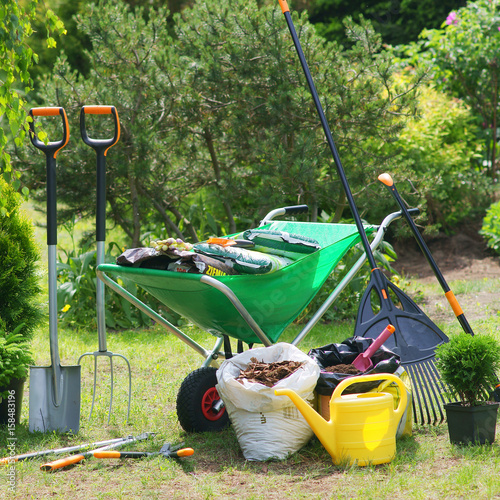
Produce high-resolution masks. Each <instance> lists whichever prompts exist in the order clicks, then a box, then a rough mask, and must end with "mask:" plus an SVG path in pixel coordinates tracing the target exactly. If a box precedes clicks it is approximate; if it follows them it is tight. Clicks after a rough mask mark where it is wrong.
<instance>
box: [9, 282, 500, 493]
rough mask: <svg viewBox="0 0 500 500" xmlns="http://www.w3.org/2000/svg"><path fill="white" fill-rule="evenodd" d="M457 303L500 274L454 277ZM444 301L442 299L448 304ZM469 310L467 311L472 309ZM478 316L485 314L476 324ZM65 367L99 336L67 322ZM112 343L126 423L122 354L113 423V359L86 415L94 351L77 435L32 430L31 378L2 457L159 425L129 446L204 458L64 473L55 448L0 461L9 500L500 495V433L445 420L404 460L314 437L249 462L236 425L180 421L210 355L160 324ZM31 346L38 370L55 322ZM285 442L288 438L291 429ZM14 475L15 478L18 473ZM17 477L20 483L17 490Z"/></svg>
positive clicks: (454, 325) (312, 338)
mask: <svg viewBox="0 0 500 500" xmlns="http://www.w3.org/2000/svg"><path fill="white" fill-rule="evenodd" d="M450 286H451V288H452V289H454V290H455V293H456V295H457V298H458V300H459V301H460V302H461V303H462V299H466V298H471V297H474V294H475V293H477V291H478V290H483V289H486V290H491V291H496V290H499V289H500V280H496V279H490V280H486V281H485V280H481V281H480V282H477V283H475V282H474V283H469V284H468V285H467V286H465V285H464V284H462V283H461V284H458V283H457V287H458V288H459V290H457V289H455V288H454V286H455V284H454V283H453V282H452V283H450ZM411 289H412V291H413V292H414V293H415V294H416V295H418V296H419V297H420V300H421V303H420V305H421V306H422V307H423V308H424V309H425V308H426V307H427V305H428V304H431V305H433V306H435V304H436V303H437V302H439V301H441V300H442V299H443V298H442V292H440V291H439V290H438V288H436V287H435V286H433V285H423V284H422V285H421V284H419V283H418V281H415V280H412V283H411ZM443 307H444V306H443ZM464 309H465V308H464ZM480 310H481V305H480V304H479V303H478V304H477V306H476V307H474V308H473V309H472V310H471V311H470V312H469V311H466V314H467V317H468V319H469V322H470V323H471V326H472V327H473V329H474V331H476V332H477V333H479V332H491V333H493V334H495V335H498V331H499V325H500V318H499V316H498V314H497V312H496V311H494V310H491V309H490V310H489V311H488V314H489V315H488V316H486V317H485V316H484V311H482V314H478V313H479V312H481V311H480ZM476 315H477V319H476ZM439 326H440V327H441V328H442V329H443V330H444V331H445V333H447V334H450V335H452V334H454V333H457V332H458V331H460V326H459V325H458V322H457V321H456V320H455V318H454V316H453V313H452V312H451V311H450V314H449V316H448V318H447V320H446V321H442V322H439ZM187 330H188V333H189V334H190V335H191V336H192V337H193V338H194V339H195V340H196V341H198V342H199V343H201V344H202V345H204V346H205V347H207V348H209V347H211V346H212V345H213V338H212V337H211V336H210V335H208V334H206V333H205V332H201V331H199V330H197V329H196V328H194V327H187ZM352 331H353V325H352V324H348V323H342V324H330V325H321V326H318V327H316V328H315V329H314V330H313V331H312V332H311V333H310V334H309V335H308V336H307V337H306V339H305V340H304V341H303V343H302V344H300V346H299V347H300V348H301V349H302V350H303V351H305V352H307V351H308V350H309V349H310V348H312V347H319V346H321V345H325V344H327V343H330V342H340V341H342V340H344V339H345V338H347V337H349V336H351V335H352ZM296 333H297V327H296V326H292V327H291V328H290V329H289V330H287V331H285V333H284V334H283V335H282V337H281V338H280V340H282V341H291V340H292V339H293V338H294V336H295V334H296ZM59 344H60V355H61V364H62V365H74V364H76V361H77V359H78V358H79V356H80V355H81V354H83V353H86V352H93V351H95V350H97V345H98V344H97V332H96V331H95V330H92V329H89V330H88V329H82V330H79V331H75V330H70V329H66V328H59ZM108 349H109V350H110V351H112V352H115V353H118V354H122V355H124V356H126V358H127V359H128V360H129V361H130V364H131V366H132V406H131V415H130V420H129V422H128V423H127V422H126V409H127V389H128V385H127V372H126V365H125V363H124V361H123V360H121V359H119V358H114V365H115V395H114V403H113V410H112V413H111V418H110V422H109V424H108V405H109V380H110V379H109V363H108V361H107V360H106V359H104V358H99V366H98V381H97V391H96V407H95V408H94V413H93V415H92V419H90V420H89V419H88V414H89V411H90V405H91V400H92V383H93V374H94V368H93V358H92V357H85V358H84V359H83V360H82V404H81V424H80V430H79V432H78V434H77V435H58V434H56V433H52V434H42V433H34V434H30V433H29V432H28V395H29V382H28V383H27V384H26V387H25V393H24V400H23V413H22V417H21V422H20V425H18V426H17V427H16V428H15V429H14V430H13V433H14V438H15V439H14V441H12V439H11V440H10V441H9V440H8V439H9V437H11V436H10V435H9V434H8V431H7V429H6V428H1V429H0V442H1V443H2V448H3V449H4V455H5V456H6V455H8V453H9V450H7V444H9V443H12V442H14V449H15V453H16V454H22V453H27V452H33V451H39V450H45V449H54V448H61V447H65V446H72V445H77V444H81V443H86V442H93V441H99V440H105V439H109V438H114V437H121V436H127V435H131V434H132V435H137V434H140V433H142V432H145V431H150V432H154V433H155V436H154V438H152V439H150V440H148V441H145V442H141V443H138V444H136V445H133V446H130V447H129V448H127V449H130V450H141V451H142V450H147V451H158V450H159V449H160V448H161V446H162V445H163V444H164V443H165V442H171V443H179V442H184V443H185V446H189V447H192V448H193V449H194V450H195V453H194V455H193V456H191V457H186V458H183V459H179V460H173V459H170V460H169V459H164V458H161V457H150V458H145V459H137V460H134V459H126V460H120V459H95V458H90V459H88V460H86V461H85V462H82V463H80V464H78V465H75V466H72V467H69V468H66V469H61V470H58V471H56V472H54V473H48V472H42V471H41V470H40V465H41V464H42V463H44V462H45V461H49V460H53V459H55V458H60V457H55V456H54V455H52V456H49V457H46V458H37V459H33V460H26V461H22V462H18V463H16V464H15V465H12V466H2V467H3V469H0V470H1V480H0V498H16V499H30V498H34V499H46V498H53V499H59V498H60V499H63V498H64V499H67V498H87V499H105V498H110V499H121V498H123V499H130V498H137V499H157V498H158V499H172V498H179V499H212V498H216V499H219V498H221V499H223V498H235V499H236V498H238V499H281V498H291V499H295V498H297V499H299V498H303V499H316V498H318V499H326V498H332V499H337V498H363V499H391V500H392V499H403V498H405V499H406V498H410V499H440V500H441V499H445V498H474V499H486V498H500V474H498V471H499V470H500V435H499V432H498V427H497V440H496V442H495V443H494V444H493V445H491V446H469V447H457V446H452V445H451V444H450V443H449V439H448V434H447V428H446V425H441V426H435V427H434V426H422V427H414V429H413V435H412V436H411V437H408V438H404V439H401V440H399V441H398V443H397V454H396V457H395V459H394V460H393V461H392V462H391V463H389V464H384V465H379V466H368V467H356V466H353V467H338V466H334V465H333V463H332V460H331V457H330V456H329V455H328V453H327V452H326V451H325V450H324V448H323V447H322V445H321V444H320V443H319V441H318V440H317V439H316V438H313V439H312V440H311V441H310V442H309V443H308V444H307V445H306V446H305V447H304V448H303V449H302V450H300V451H299V452H297V453H295V454H294V455H292V456H291V457H289V458H288V459H287V460H282V461H268V462H249V461H246V460H245V459H244V457H243V455H242V452H241V450H240V448H239V445H238V441H237V439H236V436H235V433H234V431H233V429H232V428H231V427H229V428H228V429H226V430H224V431H222V432H219V433H204V434H186V433H185V432H184V431H183V430H182V428H181V427H180V425H179V424H178V421H177V415H176V409H175V401H176V396H177V391H178V389H179V386H180V384H181V382H182V380H183V379H184V378H185V377H186V376H187V375H188V374H189V373H190V372H191V371H192V370H194V369H196V368H198V367H200V366H201V363H202V359H201V357H200V356H199V355H198V354H197V353H196V352H194V351H193V350H192V349H190V348H189V347H188V346H187V345H185V344H183V343H182V342H180V341H179V340H178V339H177V338H175V337H174V336H173V335H171V334H170V333H167V332H166V331H165V330H163V329H161V328H160V327H158V326H152V327H151V328H149V329H144V330H132V331H123V332H113V331H108ZM33 351H34V353H35V357H36V364H37V365H38V366H48V365H49V364H50V357H49V339H48V325H45V326H44V327H42V328H40V329H39V331H38V332H37V334H36V336H35V339H34V343H33ZM283 439H284V440H285V439H287V436H286V435H284V436H283ZM9 474H10V475H9ZM12 478H14V480H15V487H14V489H13V490H10V489H9V481H10V480H11V479H12Z"/></svg>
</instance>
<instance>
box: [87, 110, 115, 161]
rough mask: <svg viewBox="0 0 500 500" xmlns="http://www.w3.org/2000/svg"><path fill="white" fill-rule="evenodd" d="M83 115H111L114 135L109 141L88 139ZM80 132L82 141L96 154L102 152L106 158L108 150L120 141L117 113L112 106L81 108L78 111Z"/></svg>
mask: <svg viewBox="0 0 500 500" xmlns="http://www.w3.org/2000/svg"><path fill="white" fill-rule="evenodd" d="M85 115H112V116H113V118H114V123H115V133H114V136H113V137H112V138H111V139H93V138H91V137H89V135H88V133H87V129H86V127H85ZM80 132H81V134H82V140H83V142H84V143H85V144H87V146H90V147H91V148H94V149H95V150H96V151H97V152H98V153H99V152H100V151H102V153H103V155H104V156H106V154H107V153H108V150H109V148H111V147H112V146H114V145H115V144H116V143H117V142H118V140H119V139H120V119H119V118H118V111H116V108H115V107H114V106H82V109H81V111H80Z"/></svg>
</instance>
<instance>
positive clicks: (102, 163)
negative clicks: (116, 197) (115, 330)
mask: <svg viewBox="0 0 500 500" xmlns="http://www.w3.org/2000/svg"><path fill="white" fill-rule="evenodd" d="M86 114H91V115H107V114H111V115H113V118H114V123H115V133H114V137H113V138H112V139H92V138H90V137H89V136H88V134H87V130H86V127H85V115H86ZM80 132H81V134H82V140H83V142H84V143H85V144H87V145H88V146H90V147H91V148H93V149H94V150H95V152H96V154H97V208H96V245H97V256H96V268H97V266H99V265H100V264H104V255H105V254H104V252H105V249H104V242H105V240H106V154H107V152H108V150H109V148H111V147H112V146H114V145H115V144H116V143H117V142H118V139H119V138H120V120H119V119H118V112H117V111H116V108H115V107H114V106H83V107H82V109H81V112H80ZM96 302H97V333H98V339H99V350H98V351H96V352H86V353H84V354H82V355H81V356H80V357H79V358H78V364H80V361H81V359H82V358H83V357H84V356H94V390H93V394H92V406H91V408H90V415H89V420H90V419H91V418H92V411H93V410H94V403H95V394H96V385H97V358H99V357H101V356H105V357H108V358H109V364H110V370H111V394H110V399H109V412H108V424H109V421H110V418H111V409H112V406H113V382H114V380H113V357H114V356H116V357H119V358H122V359H124V360H125V362H126V363H127V367H128V409H127V422H128V419H129V417H130V401H131V397H132V371H131V369H130V363H129V361H128V359H127V358H126V357H125V356H123V355H122V354H116V353H112V352H110V351H108V349H107V342H106V313H105V308H106V303H105V297H104V282H102V281H101V280H100V279H97V280H96Z"/></svg>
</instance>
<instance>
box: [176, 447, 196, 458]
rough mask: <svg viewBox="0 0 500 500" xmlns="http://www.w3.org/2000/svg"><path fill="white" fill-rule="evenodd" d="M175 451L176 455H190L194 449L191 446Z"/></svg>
mask: <svg viewBox="0 0 500 500" xmlns="http://www.w3.org/2000/svg"><path fill="white" fill-rule="evenodd" d="M176 453H177V456H178V457H190V456H191V455H192V454H193V453H194V450H193V448H182V450H177V452H176Z"/></svg>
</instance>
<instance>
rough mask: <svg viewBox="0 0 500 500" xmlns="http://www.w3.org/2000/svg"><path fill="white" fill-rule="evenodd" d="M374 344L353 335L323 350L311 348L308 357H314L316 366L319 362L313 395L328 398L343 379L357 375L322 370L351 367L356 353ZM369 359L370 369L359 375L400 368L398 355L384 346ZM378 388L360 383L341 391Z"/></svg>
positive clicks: (347, 392)
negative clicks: (338, 366)
mask: <svg viewBox="0 0 500 500" xmlns="http://www.w3.org/2000/svg"><path fill="white" fill-rule="evenodd" d="M373 341H374V340H373V339H371V338H366V337H357V336H356V337H350V338H348V339H346V340H344V341H343V342H342V343H341V344H328V345H325V346H323V347H318V348H316V349H311V350H310V351H309V353H308V355H309V356H310V357H311V358H313V359H314V360H315V361H316V363H318V365H319V367H320V369H321V372H320V376H319V379H318V383H317V385H316V392H317V393H318V394H320V395H323V396H330V395H332V394H333V391H334V390H335V388H336V387H337V385H339V384H340V382H342V380H344V379H346V378H350V377H356V376H358V375H350V374H347V373H335V372H330V371H328V372H327V371H325V368H328V367H331V366H335V365H342V364H345V365H349V364H351V363H352V362H353V361H354V360H355V359H356V358H357V357H358V356H359V354H361V353H363V352H365V351H366V349H368V347H369V346H370V345H371V344H372V342H373ZM371 360H372V363H373V367H372V368H371V369H370V370H368V371H366V372H364V373H363V374H362V375H371V374H375V373H395V372H396V370H397V369H398V368H399V367H400V366H401V361H400V358H399V356H398V355H397V354H396V353H394V352H392V351H390V350H389V349H387V348H386V347H384V346H381V347H380V348H379V349H377V351H375V353H374V354H373V356H372V357H371ZM359 375H361V374H359ZM378 385H380V382H379V381H377V380H375V381H373V382H360V383H359V384H352V385H350V386H349V387H348V388H347V389H346V390H345V391H344V394H354V393H362V392H369V391H371V390H373V389H375V388H376V387H377V386H378Z"/></svg>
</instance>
